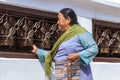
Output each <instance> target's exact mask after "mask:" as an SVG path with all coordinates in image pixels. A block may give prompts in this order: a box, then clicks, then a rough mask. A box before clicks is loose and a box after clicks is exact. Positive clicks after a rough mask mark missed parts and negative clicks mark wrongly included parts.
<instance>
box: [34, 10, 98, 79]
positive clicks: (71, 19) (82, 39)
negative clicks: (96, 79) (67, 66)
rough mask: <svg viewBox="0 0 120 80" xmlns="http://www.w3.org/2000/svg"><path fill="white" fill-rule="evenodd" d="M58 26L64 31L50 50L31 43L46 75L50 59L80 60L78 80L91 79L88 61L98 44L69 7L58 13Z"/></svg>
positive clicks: (95, 53) (96, 50) (94, 54)
mask: <svg viewBox="0 0 120 80" xmlns="http://www.w3.org/2000/svg"><path fill="white" fill-rule="evenodd" d="M58 28H59V30H61V31H64V33H63V34H62V35H61V37H60V38H59V39H58V40H57V41H56V43H55V44H54V46H53V48H52V50H51V51H46V50H43V49H38V48H37V47H36V46H35V45H33V50H32V52H33V53H36V54H37V55H38V57H39V59H40V62H41V63H45V64H46V65H45V66H46V75H50V74H51V69H50V67H51V63H52V61H55V62H56V61H66V60H68V61H71V62H74V61H76V60H78V59H79V60H80V80H93V78H92V72H91V69H90V64H89V63H90V62H91V61H92V60H93V59H94V57H95V56H96V55H97V53H98V46H97V44H96V43H95V41H94V39H93V37H92V35H91V34H90V33H89V32H88V31H87V30H86V29H84V28H83V27H81V26H80V25H79V24H78V22H77V16H76V14H75V12H74V11H73V10H72V9H70V8H63V9H62V10H60V12H59V13H58Z"/></svg>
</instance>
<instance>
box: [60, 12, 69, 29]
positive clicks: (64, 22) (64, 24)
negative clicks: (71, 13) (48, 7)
mask: <svg viewBox="0 0 120 80" xmlns="http://www.w3.org/2000/svg"><path fill="white" fill-rule="evenodd" d="M68 25H69V21H68V19H67V18H64V16H63V14H62V13H60V12H59V13H58V29H59V30H60V31H65V30H66V27H67V26H68Z"/></svg>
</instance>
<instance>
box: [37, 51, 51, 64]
mask: <svg viewBox="0 0 120 80" xmlns="http://www.w3.org/2000/svg"><path fill="white" fill-rule="evenodd" d="M48 53H49V51H47V50H43V49H38V51H37V55H38V58H39V61H40V62H41V63H44V62H45V55H46V54H48Z"/></svg>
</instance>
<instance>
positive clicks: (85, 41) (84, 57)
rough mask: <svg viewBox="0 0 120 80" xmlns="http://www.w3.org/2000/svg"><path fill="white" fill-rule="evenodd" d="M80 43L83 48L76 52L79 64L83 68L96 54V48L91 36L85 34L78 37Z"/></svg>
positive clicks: (87, 33)
mask: <svg viewBox="0 0 120 80" xmlns="http://www.w3.org/2000/svg"><path fill="white" fill-rule="evenodd" d="M78 36H79V39H80V42H81V44H82V46H83V48H84V49H83V50H82V51H80V52H78V54H79V56H80V63H81V64H82V65H84V66H86V65H88V64H89V63H90V62H91V61H92V60H93V59H94V58H95V56H96V55H97V54H98V46H97V44H96V42H95V41H94V39H93V37H92V34H91V33H89V32H85V33H83V34H80V35H78Z"/></svg>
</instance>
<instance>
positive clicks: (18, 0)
mask: <svg viewBox="0 0 120 80" xmlns="http://www.w3.org/2000/svg"><path fill="white" fill-rule="evenodd" d="M2 1H5V2H3V3H6V2H7V3H8V4H12V5H18V6H22V7H29V8H35V9H42V10H48V11H53V12H58V11H59V10H60V9H61V8H63V7H72V8H73V9H74V10H75V12H76V13H77V15H78V21H79V23H80V24H81V25H82V26H84V27H85V28H86V29H87V30H88V31H89V32H91V33H92V18H95V19H100V20H106V21H111V22H120V17H116V16H112V15H109V14H104V13H100V12H95V11H90V10H85V9H82V8H76V7H73V6H70V5H67V4H59V3H56V2H52V0H51V1H47V0H45V1H44V0H25V1H23V0H2ZM48 2H49V3H48ZM55 6H56V7H55ZM91 68H92V72H93V78H94V80H120V79H119V78H120V77H119V74H120V63H104V62H101V63H100V62H92V63H91ZM0 80H45V76H44V70H43V68H42V66H41V64H40V63H39V61H38V60H37V59H11V58H0Z"/></svg>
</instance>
